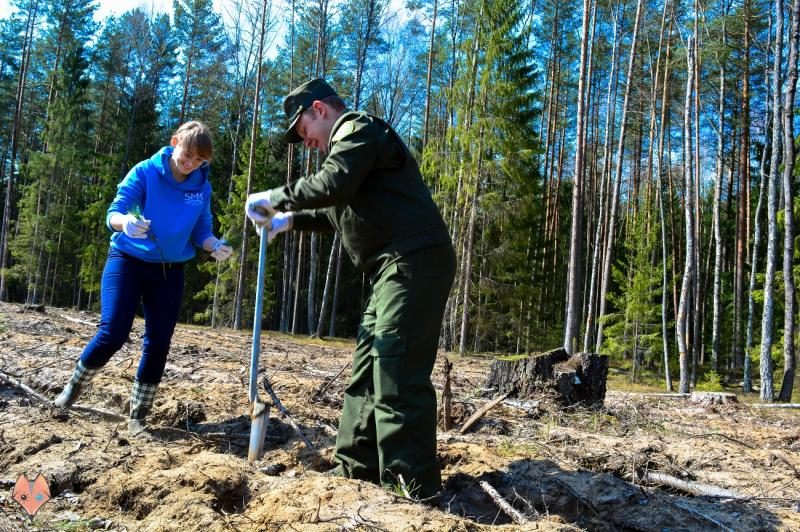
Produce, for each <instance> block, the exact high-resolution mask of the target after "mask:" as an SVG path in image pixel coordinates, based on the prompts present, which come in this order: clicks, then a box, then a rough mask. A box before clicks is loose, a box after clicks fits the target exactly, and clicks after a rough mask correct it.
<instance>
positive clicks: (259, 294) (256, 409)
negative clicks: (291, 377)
mask: <svg viewBox="0 0 800 532" xmlns="http://www.w3.org/2000/svg"><path fill="white" fill-rule="evenodd" d="M268 240H269V238H268V236H267V228H266V227H264V228H262V230H261V242H260V245H259V248H258V282H257V283H256V310H255V315H254V316H253V348H252V350H251V354H250V403H251V404H252V405H253V410H252V412H251V413H250V423H251V424H250V447H249V450H248V453H247V460H248V461H249V462H250V463H253V462H255V461H256V460H258V459H259V458H261V454H262V453H263V451H264V437H265V436H266V435H267V424H268V423H269V404H267V403H264V402H263V401H261V399H259V397H258V383H257V379H258V359H259V354H260V351H261V312H262V307H263V303H264V272H265V270H266V266H267V264H266V263H267V241H268Z"/></svg>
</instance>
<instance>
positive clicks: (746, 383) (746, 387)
mask: <svg viewBox="0 0 800 532" xmlns="http://www.w3.org/2000/svg"><path fill="white" fill-rule="evenodd" d="M746 6H748V10H747V16H746V17H745V28H748V27H749V14H750V11H749V1H748V2H747V3H746ZM769 26H770V31H769V32H768V34H771V33H772V31H771V30H772V19H770V23H769ZM767 49H769V45H767ZM746 51H747V52H748V53H749V46H748V48H747V49H746ZM767 53H769V52H767ZM768 65H769V61H765V62H764V79H769V66H768ZM766 88H767V95H766V101H767V109H766V111H765V114H766V116H765V119H764V122H765V123H766V126H765V129H764V131H765V135H768V134H769V131H770V124H771V122H772V113H771V112H770V103H769V102H771V99H770V97H769V84H767V86H766ZM768 147H769V142H764V147H763V149H762V151H761V162H760V163H759V169H758V177H759V186H758V204H757V205H756V214H755V217H754V219H753V251H752V254H751V256H750V286H749V289H748V291H747V333H746V343H745V353H744V368H743V376H742V381H743V385H742V391H743V392H745V393H750V392H752V391H753V368H752V366H753V364H752V359H751V356H750V351H751V349H752V348H753V319H754V314H755V298H754V297H753V291H754V290H755V288H756V271H757V270H758V252H759V248H760V246H761V213H762V212H763V210H764V196H765V195H766V188H767V181H768V180H769V177H768V176H767V171H766V168H767V148H768Z"/></svg>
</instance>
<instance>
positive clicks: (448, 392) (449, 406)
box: [442, 357, 453, 430]
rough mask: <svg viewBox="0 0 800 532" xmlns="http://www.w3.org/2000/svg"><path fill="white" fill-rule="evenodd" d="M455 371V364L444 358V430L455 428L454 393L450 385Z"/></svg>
mask: <svg viewBox="0 0 800 532" xmlns="http://www.w3.org/2000/svg"><path fill="white" fill-rule="evenodd" d="M452 369H453V363H452V362H450V361H449V360H447V357H444V360H443V361H442V372H443V373H444V389H443V390H442V425H443V427H444V430H450V429H452V428H453V420H452V417H451V414H452V410H453V391H452V388H451V385H450V371H451V370H452Z"/></svg>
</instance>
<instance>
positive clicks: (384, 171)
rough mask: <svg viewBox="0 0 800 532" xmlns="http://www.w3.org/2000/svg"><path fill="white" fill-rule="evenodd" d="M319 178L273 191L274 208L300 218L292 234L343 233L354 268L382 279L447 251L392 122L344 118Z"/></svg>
mask: <svg viewBox="0 0 800 532" xmlns="http://www.w3.org/2000/svg"><path fill="white" fill-rule="evenodd" d="M328 146H329V155H328V157H327V158H326V159H325V162H324V163H323V164H322V168H321V169H320V171H319V172H318V173H316V174H313V175H309V176H306V177H302V178H300V179H298V180H296V181H293V182H292V183H289V184H288V185H285V186H283V187H280V188H277V189H274V190H273V191H272V194H271V196H270V202H271V203H272V205H273V206H274V207H275V208H276V209H278V210H282V211H296V212H295V215H294V224H293V229H297V230H303V231H334V230H335V231H338V232H339V233H340V234H341V237H342V244H343V245H344V248H345V249H346V250H347V253H348V255H350V258H351V259H352V260H353V263H354V264H355V266H356V267H357V268H358V269H360V270H361V271H363V272H365V273H367V274H370V275H371V274H375V273H378V272H379V271H380V270H381V269H382V266H384V265H385V264H388V263H389V262H390V261H391V260H393V259H394V258H396V257H398V256H402V255H404V254H408V253H410V252H412V251H417V250H420V249H423V248H427V247H432V246H435V245H440V244H449V243H450V235H449V233H448V231H447V227H446V226H445V223H444V221H443V220H442V216H441V214H440V213H439V209H438V207H437V206H436V204H435V203H434V202H433V199H432V198H431V194H430V191H429V190H428V187H427V186H426V185H425V183H424V182H423V181H422V176H421V175H420V172H419V167H418V166H417V162H416V161H415V160H414V157H413V156H412V155H411V153H410V152H409V151H408V148H406V145H405V144H404V143H403V141H402V140H400V137H399V136H398V135H397V133H395V131H394V130H393V129H392V128H391V126H389V125H388V124H387V123H386V122H384V121H383V120H381V119H380V118H377V117H375V116H372V115H369V114H367V113H362V112H346V113H344V114H343V115H342V116H341V117H339V119H338V120H337V121H336V123H335V124H334V126H333V129H332V130H331V138H330V140H329V142H328Z"/></svg>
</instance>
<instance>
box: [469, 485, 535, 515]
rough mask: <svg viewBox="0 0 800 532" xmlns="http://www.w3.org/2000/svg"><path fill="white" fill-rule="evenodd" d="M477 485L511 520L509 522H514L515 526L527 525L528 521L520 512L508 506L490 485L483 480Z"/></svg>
mask: <svg viewBox="0 0 800 532" xmlns="http://www.w3.org/2000/svg"><path fill="white" fill-rule="evenodd" d="M479 484H480V486H481V489H482V490H483V491H485V492H486V494H487V495H488V496H489V497H491V498H492V500H493V501H494V502H495V504H496V505H497V506H498V507H499V508H500V509H501V510H503V512H505V514H506V515H507V516H509V517H510V518H511V520H512V521H514V522H515V523H516V524H518V525H524V524H527V523H528V519H527V518H526V517H525V516H524V515H522V514H521V513H520V512H518V511H517V510H515V509H514V507H513V506H511V505H510V504H508V501H506V500H505V499H504V498H503V496H502V495H500V494H499V493H498V492H497V490H496V489H494V488H493V487H492V485H491V484H489V483H488V482H486V481H485V480H481V481H480V483H479Z"/></svg>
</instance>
